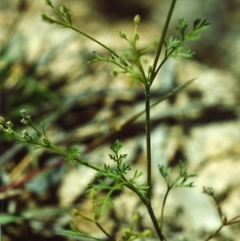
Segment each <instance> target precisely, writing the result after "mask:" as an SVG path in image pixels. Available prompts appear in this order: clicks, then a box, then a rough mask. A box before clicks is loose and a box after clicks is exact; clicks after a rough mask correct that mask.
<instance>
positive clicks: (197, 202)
mask: <svg viewBox="0 0 240 241" xmlns="http://www.w3.org/2000/svg"><path fill="white" fill-rule="evenodd" d="M168 2H169V1H166V0H162V1H157V0H150V1H148V3H141V2H140V3H139V1H136V0H131V1H130V0H129V1H128V2H127V3H123V2H121V1H111V2H110V3H109V2H108V1H106V0H98V1H96V0H89V1H87V0H83V1H76V0H71V1H67V5H69V7H70V9H71V10H72V12H73V22H74V23H76V25H77V26H78V27H79V28H81V29H83V30H84V31H87V32H88V33H90V34H93V35H94V36H95V37H96V39H99V40H100V41H102V42H104V43H105V44H106V45H108V46H110V47H111V48H114V49H115V50H117V51H122V50H123V49H124V48H127V47H128V46H127V43H126V42H125V41H124V40H123V39H121V38H120V37H119V35H118V31H119V30H124V31H125V32H126V33H127V35H128V36H131V35H132V34H133V30H134V26H133V24H132V18H133V16H134V15H135V14H140V15H141V17H142V22H141V24H140V26H139V35H140V41H139V43H140V45H145V44H147V43H149V40H150V41H152V40H156V39H158V38H159V31H160V30H161V27H162V24H163V21H164V17H165V16H166V12H167V9H168V6H169V3H168ZM53 3H54V4H56V5H58V4H61V3H66V1H63V0H62V1H57V0H56V1H53ZM17 6H18V10H17ZM186 6H187V7H186ZM0 9H1V12H0V24H1V28H2V33H3V34H2V35H1V36H0V41H1V43H2V48H1V55H0V74H1V83H3V84H2V85H1V86H2V87H3V88H2V90H3V91H2V98H1V100H2V105H1V115H3V116H4V117H5V118H6V119H8V120H12V122H13V123H14V126H16V128H19V130H21V128H22V126H21V124H19V120H20V119H21V117H20V116H19V110H21V109H23V108H24V109H27V110H28V111H29V113H31V115H32V118H33V121H34V122H36V123H38V122H39V121H40V120H43V119H46V121H47V133H48V136H49V138H50V139H51V140H52V141H53V142H54V143H55V144H57V145H59V146H70V145H72V144H77V145H79V146H80V147H81V149H82V152H83V158H84V159H85V160H89V161H90V162H93V163H94V164H96V165H99V166H100V167H102V166H103V164H104V163H107V164H109V165H111V163H110V160H109V158H108V154H109V153H110V150H109V145H110V144H112V142H113V141H114V140H116V139H120V140H121V141H122V142H123V144H124V147H123V152H124V153H127V154H128V159H127V160H128V161H129V163H132V168H133V170H135V169H138V170H141V171H143V172H145V159H146V153H145V139H144V122H143V118H139V119H138V120H137V121H136V122H135V123H133V124H132V125H131V126H128V127H127V128H126V129H124V130H122V131H120V132H119V131H117V130H116V128H115V127H116V126H118V125H119V124H121V123H123V122H124V121H126V120H128V118H131V117H132V116H133V115H134V114H136V113H138V112H139V111H141V110H143V108H144V92H143V88H142V86H141V85H140V84H139V83H133V81H132V80H131V79H130V78H128V77H126V76H122V75H119V76H118V77H113V76H112V75H111V71H112V67H113V66H109V65H107V64H104V63H103V64H102V63H93V64H87V61H88V59H90V58H91V57H92V56H93V54H92V52H93V51H96V52H97V53H99V54H103V55H104V54H106V53H105V52H104V51H103V50H102V49H101V48H100V47H99V46H97V45H95V44H93V43H92V42H90V41H89V40H87V39H85V38H83V37H82V36H79V35H77V34H76V33H74V32H72V31H71V30H68V29H61V28H59V27H57V26H54V25H48V24H47V23H44V22H43V21H42V20H41V18H40V15H41V13H42V12H51V10H50V9H49V8H47V7H46V5H44V1H32V2H30V1H11V2H9V1H1V3H0ZM239 9H240V1H239V0H231V1H227V0H223V1H221V3H219V1H217V0H213V1H191V2H189V0H181V1H179V2H178V3H177V8H176V12H175V15H174V17H173V20H172V27H171V28H170V30H169V34H176V33H175V29H174V27H175V25H176V24H177V20H178V19H179V18H180V17H186V18H188V19H190V21H191V20H192V19H195V18H197V17H200V18H204V19H207V20H208V21H209V22H210V23H211V27H210V28H209V29H208V30H207V31H206V32H205V33H203V36H202V38H201V39H200V40H198V41H196V42H195V43H190V46H191V48H192V49H193V50H194V51H195V52H196V54H195V57H194V58H193V59H190V60H189V59H188V60H186V59H179V60H174V59H171V60H169V61H168V62H167V63H166V65H165V66H164V68H163V69H162V71H161V73H160V74H159V76H158V77H157V79H156V82H155V83H154V85H153V87H152V97H153V100H155V99H157V98H158V97H159V96H162V95H164V94H166V93H168V92H169V91H170V90H172V89H173V88H175V87H176V86H178V85H180V84H183V83H185V82H186V81H187V80H190V79H193V78H196V79H195V80H194V81H193V83H192V84H191V85H189V86H188V87H187V89H185V90H183V91H182V92H180V93H179V94H178V95H177V96H174V97H173V98H171V99H169V100H166V101H164V102H162V103H160V104H158V105H157V106H155V107H153V108H152V122H151V125H152V150H153V183H154V188H153V189H154V192H153V207H154V210H155V212H156V213H157V214H158V213H160V207H161V204H162V199H163V196H164V194H165V192H166V185H165V183H164V181H163V178H162V177H161V176H160V174H159V171H158V165H159V164H164V165H168V166H171V167H172V168H173V174H172V175H173V176H174V175H177V167H178V162H179V161H180V160H182V161H185V162H186V163H187V167H188V171H189V173H197V177H196V178H194V183H195V188H191V189H181V188H178V189H174V190H173V191H172V193H170V196H169V199H168V202H167V205H166V220H165V223H166V226H165V228H164V232H165V233H166V236H167V237H168V240H171V241H172V240H173V241H180V240H181V241H184V240H189V241H192V240H194V241H198V240H199V241H201V240H203V241H205V240H206V238H207V237H208V236H209V235H210V234H211V233H212V232H214V230H216V229H217V228H218V227H219V225H220V220H219V215H218V211H217V207H216V205H215V204H214V202H213V200H212V199H211V198H210V197H209V196H207V195H206V194H203V187H212V188H213V189H214V192H215V196H216V198H217V200H218V202H219V204H220V206H221V208H222V211H223V214H224V215H225V216H226V217H227V218H228V220H231V219H232V218H234V217H236V216H238V215H240V189H239V184H240V175H239V173H240V162H239V160H240V148H239V143H240V120H239V115H240V108H239V102H240V98H239V93H240V69H239V65H240V57H239V54H238V53H239V52H240V51H239V50H240V45H239V43H240V41H239V40H240V33H239V27H238V24H239V18H240V17H239V14H238V11H239ZM152 57H153V56H149V57H148V59H147V61H151V60H152ZM1 143H2V144H1V146H2V147H1V152H2V153H1V158H0V164H1V166H2V168H1V186H2V188H1V193H0V198H1V203H2V208H1V212H2V213H1V216H2V220H3V221H2V234H1V235H2V240H3V241H9V240H29V241H31V240H34V241H37V240H74V239H71V238H67V237H62V236H56V235H55V233H56V231H57V230H59V229H60V228H67V227H68V223H69V221H70V220H73V222H74V223H75V225H76V226H77V227H78V228H79V229H80V230H82V231H86V232H90V233H91V234H93V235H94V236H95V237H99V238H104V237H105V236H103V235H102V233H101V232H99V229H96V227H95V226H93V227H91V226H90V224H89V222H86V221H85V220H83V219H81V218H80V217H71V216H70V214H69V210H70V209H71V208H73V207H74V208H78V209H79V210H81V212H82V213H83V214H84V215H88V216H89V215H90V216H91V208H92V204H91V199H90V198H89V197H88V196H87V195H86V194H85V190H86V188H87V185H88V184H89V183H93V182H94V181H95V177H96V173H95V172H93V171H91V170H89V169H86V168H84V167H82V166H72V165H69V164H68V163H66V162H65V160H63V159H62V158H61V157H59V156H58V155H55V154H53V153H49V152H47V151H44V150H36V151H33V150H32V148H31V149H29V148H27V147H26V146H24V145H18V144H16V140H13V139H11V138H3V137H1ZM142 181H144V176H143V179H142ZM113 199H114V208H113V209H112V210H110V212H109V214H108V216H107V217H105V218H103V219H102V220H101V222H102V223H104V227H105V228H106V229H107V230H108V232H109V233H112V234H114V235H115V236H116V238H117V237H118V236H119V233H120V229H121V228H126V227H128V225H129V223H128V221H129V219H130V218H131V217H132V215H133V214H134V213H135V212H138V213H140V215H141V217H142V218H141V220H140V223H139V229H140V230H142V229H144V228H151V224H150V223H151V222H150V220H149V218H148V216H147V214H146V211H145V209H144V207H142V206H141V205H139V200H138V199H137V198H136V197H135V196H134V195H133V193H131V192H130V191H129V190H125V189H124V190H123V191H121V192H117V193H116V194H114V197H113ZM239 230H240V224H235V225H232V226H227V227H225V228H224V229H223V230H222V232H221V233H220V234H219V235H218V236H217V237H215V238H214V239H212V240H214V241H220V240H221V241H225V240H231V241H238V240H239V238H238V237H239V234H240V232H239ZM81 240H82V239H81ZM152 240H156V239H155V238H152Z"/></svg>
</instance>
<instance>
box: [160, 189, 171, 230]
mask: <svg viewBox="0 0 240 241" xmlns="http://www.w3.org/2000/svg"><path fill="white" fill-rule="evenodd" d="M170 190H171V188H170V187H168V189H167V192H166V193H165V196H164V198H163V203H162V210H161V216H160V227H161V228H163V215H164V209H165V204H166V201H167V197H168V194H169V192H170Z"/></svg>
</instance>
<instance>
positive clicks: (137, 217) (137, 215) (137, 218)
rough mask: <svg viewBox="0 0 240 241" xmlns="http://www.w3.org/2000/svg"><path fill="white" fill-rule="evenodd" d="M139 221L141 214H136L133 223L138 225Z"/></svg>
mask: <svg viewBox="0 0 240 241" xmlns="http://www.w3.org/2000/svg"><path fill="white" fill-rule="evenodd" d="M138 220H139V214H138V213H136V214H134V215H133V217H132V222H133V223H136V222H137V221H138Z"/></svg>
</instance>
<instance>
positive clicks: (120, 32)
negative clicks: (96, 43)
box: [119, 31, 127, 38]
mask: <svg viewBox="0 0 240 241" xmlns="http://www.w3.org/2000/svg"><path fill="white" fill-rule="evenodd" d="M119 35H120V37H121V38H126V37H127V35H126V34H125V32H124V31H119Z"/></svg>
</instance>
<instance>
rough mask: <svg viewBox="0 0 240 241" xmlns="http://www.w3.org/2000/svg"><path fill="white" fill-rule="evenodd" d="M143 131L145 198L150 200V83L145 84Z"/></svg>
mask: <svg viewBox="0 0 240 241" xmlns="http://www.w3.org/2000/svg"><path fill="white" fill-rule="evenodd" d="M145 132H146V149H147V185H148V187H149V188H148V191H147V198H148V199H149V201H150V200H151V190H152V188H151V187H152V185H151V184H152V157H151V127H150V85H148V84H146V85H145Z"/></svg>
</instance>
